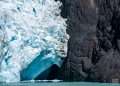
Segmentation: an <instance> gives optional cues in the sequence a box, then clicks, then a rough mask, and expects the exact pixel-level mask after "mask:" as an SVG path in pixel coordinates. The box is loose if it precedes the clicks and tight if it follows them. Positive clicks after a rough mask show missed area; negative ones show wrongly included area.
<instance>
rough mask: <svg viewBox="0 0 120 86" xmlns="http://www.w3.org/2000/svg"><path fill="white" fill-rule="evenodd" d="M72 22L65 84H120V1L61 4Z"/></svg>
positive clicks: (65, 0)
mask: <svg viewBox="0 0 120 86" xmlns="http://www.w3.org/2000/svg"><path fill="white" fill-rule="evenodd" d="M61 1H62V2H63V7H62V9H63V11H62V15H63V16H64V17H66V18H67V19H68V22H67V23H68V29H67V32H68V34H69V35H70V40H69V44H68V48H69V49H68V56H67V58H66V60H65V62H64V64H63V66H62V68H61V69H60V71H59V72H60V73H59V74H58V75H59V76H58V78H59V79H63V80H65V81H97V82H119V81H120V0H61Z"/></svg>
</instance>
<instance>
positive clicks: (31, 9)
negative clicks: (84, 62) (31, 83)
mask: <svg viewBox="0 0 120 86" xmlns="http://www.w3.org/2000/svg"><path fill="white" fill-rule="evenodd" d="M61 5H62V3H61V2H60V1H56V0H0V6H1V7H0V81H1V82H18V81H20V80H22V79H21V75H20V74H21V71H22V77H23V78H24V80H25V79H28V80H31V79H35V77H37V76H38V75H39V74H40V73H42V72H43V71H45V70H46V69H48V68H49V67H50V66H52V65H53V64H56V65H57V66H59V67H60V66H61V64H62V58H65V57H66V55H67V42H68V39H69V35H68V34H67V33H66V29H67V24H66V19H64V18H62V17H61V15H60V13H61V10H60V6H61ZM23 70H24V71H23Z"/></svg>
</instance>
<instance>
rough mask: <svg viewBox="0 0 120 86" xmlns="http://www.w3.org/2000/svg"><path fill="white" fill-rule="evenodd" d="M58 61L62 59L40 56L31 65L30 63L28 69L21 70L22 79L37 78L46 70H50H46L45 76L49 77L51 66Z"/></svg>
mask: <svg viewBox="0 0 120 86" xmlns="http://www.w3.org/2000/svg"><path fill="white" fill-rule="evenodd" d="M57 63H60V61H59V60H57V59H52V58H46V59H41V57H40V56H38V57H37V58H36V59H35V60H33V61H32V63H31V64H30V65H28V67H27V68H26V69H24V70H22V71H21V80H32V79H35V78H36V77H37V76H38V75H40V74H42V73H43V72H44V71H46V70H47V71H48V72H46V74H45V75H44V77H47V75H48V74H47V73H49V68H50V67H51V66H52V65H54V64H57ZM41 76H42V75H41Z"/></svg>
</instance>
